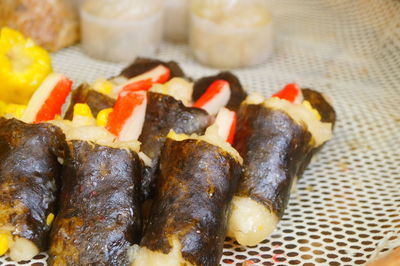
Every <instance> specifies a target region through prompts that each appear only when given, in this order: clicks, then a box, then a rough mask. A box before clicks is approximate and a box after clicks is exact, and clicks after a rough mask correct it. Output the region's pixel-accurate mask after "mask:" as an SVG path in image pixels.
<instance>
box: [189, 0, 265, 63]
mask: <svg viewBox="0 0 400 266" xmlns="http://www.w3.org/2000/svg"><path fill="white" fill-rule="evenodd" d="M189 42H190V47H191V49H192V52H193V54H194V56H195V58H196V59H197V60H199V61H200V62H201V63H203V64H206V65H208V66H211V67H215V68H223V69H229V68H237V67H246V66H252V65H255V64H259V63H262V62H264V61H265V60H266V59H267V58H268V57H269V56H270V54H271V53H272V47H273V45H272V43H273V29H272V22H271V15H270V13H269V11H268V8H267V6H266V1H264V0H246V1H243V0H193V1H192V5H191V10H190V29H189Z"/></svg>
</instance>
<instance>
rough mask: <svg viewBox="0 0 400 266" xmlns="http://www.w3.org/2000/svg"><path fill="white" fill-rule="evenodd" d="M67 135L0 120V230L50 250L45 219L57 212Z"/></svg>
mask: <svg viewBox="0 0 400 266" xmlns="http://www.w3.org/2000/svg"><path fill="white" fill-rule="evenodd" d="M64 148H65V136H64V134H63V133H62V131H61V130H60V129H59V128H57V127H55V126H53V125H50V124H26V123H24V122H21V121H19V120H16V119H4V118H0V213H1V214H2V215H1V216H0V227H6V226H10V225H11V226H13V227H14V228H15V229H14V230H13V232H12V234H13V235H15V236H19V237H22V238H25V239H28V240H31V241H32V242H33V243H34V244H35V245H36V246H37V247H38V248H39V250H41V251H44V250H46V249H47V238H48V234H49V231H50V227H49V225H47V224H46V218H47V216H48V215H49V214H50V213H55V207H56V196H57V195H56V194H57V188H58V184H59V175H60V174H61V165H60V164H59V162H58V160H57V158H58V157H63V156H64Z"/></svg>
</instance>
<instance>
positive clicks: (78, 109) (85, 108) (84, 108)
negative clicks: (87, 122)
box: [74, 103, 93, 117]
mask: <svg viewBox="0 0 400 266" xmlns="http://www.w3.org/2000/svg"><path fill="white" fill-rule="evenodd" d="M78 115H80V116H85V117H93V114H92V111H91V110H90V107H89V105H87V104H86V103H77V104H75V105H74V117H75V116H78Z"/></svg>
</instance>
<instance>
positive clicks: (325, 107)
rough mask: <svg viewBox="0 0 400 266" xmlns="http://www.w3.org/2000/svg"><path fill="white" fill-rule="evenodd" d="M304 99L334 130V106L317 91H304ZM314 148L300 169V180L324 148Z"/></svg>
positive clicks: (322, 120)
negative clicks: (313, 158) (315, 156)
mask: <svg viewBox="0 0 400 266" xmlns="http://www.w3.org/2000/svg"><path fill="white" fill-rule="evenodd" d="M301 91H302V93H303V98H304V100H305V101H308V102H309V103H310V104H311V106H312V107H313V108H314V109H316V110H317V111H318V112H319V114H320V115H321V122H324V123H331V124H332V130H333V128H334V127H335V124H336V112H335V110H334V109H333V106H332V105H331V104H330V103H329V102H328V101H327V100H326V99H325V98H324V96H323V95H322V94H321V93H320V92H318V91H315V90H311V89H302V90H301ZM323 146H324V144H323V145H321V146H319V147H314V148H313V149H312V150H311V151H310V152H309V153H308V154H307V155H306V156H305V158H304V159H303V163H302V165H301V167H300V169H299V173H298V177H299V178H300V177H301V176H302V175H303V173H304V171H305V170H306V168H307V166H308V165H309V164H310V162H311V159H312V157H313V156H314V155H315V154H316V153H317V152H319V151H320V150H321V149H322V147H323Z"/></svg>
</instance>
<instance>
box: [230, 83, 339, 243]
mask: <svg viewBox="0 0 400 266" xmlns="http://www.w3.org/2000/svg"><path fill="white" fill-rule="evenodd" d="M288 90H289V91H290V90H292V92H294V93H295V94H293V93H291V92H290V93H287V92H288ZM315 93H316V94H318V98H319V99H322V98H321V97H323V96H321V97H320V94H319V93H318V92H313V95H314V94H315ZM285 94H286V95H285ZM290 94H291V95H290ZM274 96H275V97H271V98H269V99H267V100H265V99H264V98H263V97H262V96H254V95H253V96H249V97H248V98H247V99H246V101H245V102H243V103H242V105H241V107H240V109H239V112H238V124H237V131H236V139H235V142H234V147H235V148H236V149H237V150H238V152H239V153H240V155H241V156H242V157H243V160H244V163H243V168H244V172H243V175H242V177H241V179H240V182H239V185H238V191H237V192H236V194H235V197H234V199H233V204H232V216H231V218H230V221H229V232H228V236H231V237H233V238H235V239H236V240H237V241H238V242H239V243H240V244H242V245H256V244H258V243H259V242H261V241H262V240H264V239H265V238H266V237H267V236H268V235H269V234H271V233H272V231H273V230H274V229H275V228H276V226H277V224H278V222H279V220H280V219H281V217H282V215H283V213H284V211H285V208H286V205H287V202H288V199H289V194H290V191H291V187H292V184H293V183H294V182H295V181H296V179H297V178H298V177H300V175H301V174H302V173H303V171H304V169H305V167H306V166H307V165H308V163H309V162H310V160H311V157H312V155H313V154H314V153H315V151H316V149H318V148H319V147H321V145H323V144H324V143H325V142H326V141H328V140H329V139H330V138H331V137H332V130H333V124H334V115H333V114H332V112H333V113H334V111H333V108H332V106H331V105H330V104H329V103H328V102H327V101H324V102H317V101H315V100H312V99H311V98H310V96H309V92H308V91H305V93H304V94H302V93H301V91H300V89H298V88H296V87H295V86H294V85H293V84H292V85H290V86H289V85H288V86H287V87H286V88H285V89H284V90H283V91H282V92H280V93H278V94H277V95H274ZM282 96H283V97H282ZM288 96H290V97H291V96H295V97H293V98H291V99H290V100H288V99H286V98H285V97H288ZM308 100H310V101H311V102H308ZM327 112H329V114H328V113H327ZM323 117H324V120H323V119H322V118H323ZM326 117H329V119H325V118H326Z"/></svg>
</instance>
